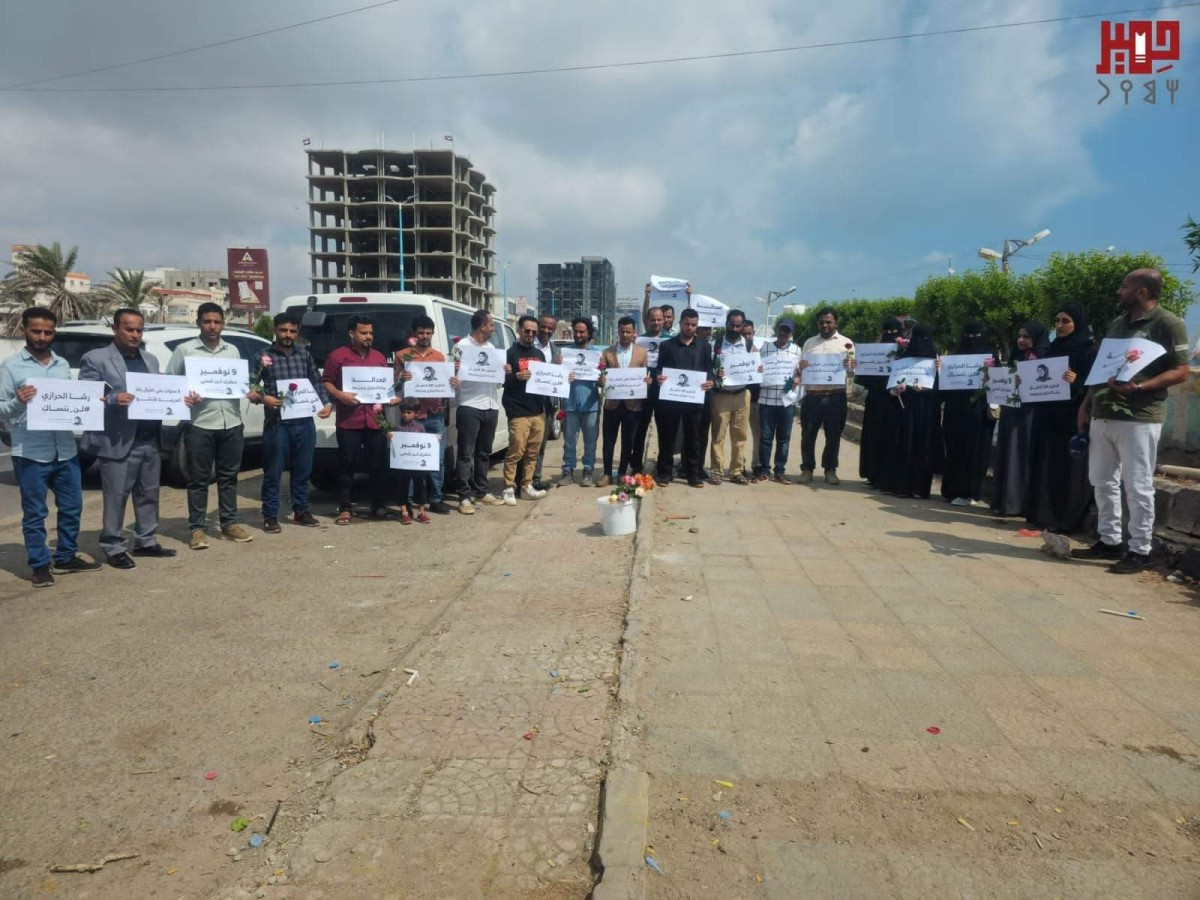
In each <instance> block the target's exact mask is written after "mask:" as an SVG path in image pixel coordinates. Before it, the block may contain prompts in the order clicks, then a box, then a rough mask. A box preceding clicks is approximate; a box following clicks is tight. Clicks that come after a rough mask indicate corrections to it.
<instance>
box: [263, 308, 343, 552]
mask: <svg viewBox="0 0 1200 900" xmlns="http://www.w3.org/2000/svg"><path fill="white" fill-rule="evenodd" d="M299 335H300V317H299V316H296V315H294V314H293V313H286V312H284V313H280V314H279V315H277V316H276V317H275V343H273V344H272V345H271V348H270V349H269V350H268V351H267V352H265V353H263V354H262V356H261V357H260V359H259V363H260V364H261V367H262V375H261V378H262V385H263V389H262V393H261V394H260V393H258V392H257V391H252V392H251V396H250V399H251V401H252V402H255V403H262V405H263V406H265V407H266V410H265V413H264V416H263V480H262V493H261V497H262V514H263V531H265V532H266V533H267V534H278V533H279V532H280V531H281V530H282V529H281V528H280V527H279V488H280V484H281V483H282V480H283V470H284V466H285V465H287V467H288V468H289V469H291V472H292V476H291V483H290V484H289V487H290V488H291V494H292V522H293V523H295V524H296V525H304V526H306V527H308V528H314V527H316V526H318V525H320V524H321V523H320V522H318V521H317V520H316V518H315V517H314V516H313V514H312V511H311V510H310V509H309V508H308V480H309V479H310V478H311V477H312V467H313V454H314V453H315V452H316V448H317V426H316V425H315V424H313V420H312V416H305V417H303V418H300V419H285V418H284V417H283V409H284V407H285V406H286V405H287V402H288V397H289V395H290V393H291V391H292V388H291V385H293V384H297V381H296V379H298V378H303V379H307V380H308V382H309V384H310V385H312V387H313V389H314V390H315V391H316V392H317V396H318V397H320V398H321V403H323V404H324V405H323V406H322V408H321V410H320V411H319V412H318V413H317V415H318V416H319V417H320V418H322V419H328V418H329V416H330V414H331V413H332V412H333V402H332V401H331V400H330V399H329V392H328V391H326V390H325V386H324V385H323V384H322V383H321V373H320V372H319V371H318V370H317V364H316V362H315V361H314V360H313V358H312V354H310V353H309V352H308V350H307V348H305V347H297V346H296V338H297V337H299ZM267 359H270V360H271V363H270V364H269V365H267V364H265V361H266V360H267Z"/></svg>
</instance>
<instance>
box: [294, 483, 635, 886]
mask: <svg viewBox="0 0 1200 900" xmlns="http://www.w3.org/2000/svg"><path fill="white" fill-rule="evenodd" d="M597 496H598V492H597V491H594V490H583V489H580V488H577V487H567V488H562V489H558V490H554V491H551V493H550V496H549V497H548V498H547V499H545V500H542V501H539V502H538V504H537V506H536V507H535V509H534V511H533V512H532V514H531V515H529V517H528V518H526V519H525V520H524V521H522V522H521V523H520V524H519V525H518V526H517V527H516V528H515V529H514V531H513V533H512V535H511V536H510V537H509V539H508V541H507V542H506V543H505V544H504V546H503V547H502V548H501V550H500V551H499V552H498V553H497V554H496V555H495V556H494V557H493V558H492V559H491V560H490V561H489V562H488V563H487V564H486V565H485V567H484V568H483V569H482V570H481V571H480V573H479V575H478V576H477V578H476V579H475V581H474V584H473V585H472V587H471V588H469V589H468V591H467V592H466V593H465V594H464V595H463V596H462V597H461V598H459V599H458V600H457V601H455V604H454V606H453V608H452V609H451V611H450V612H449V613H448V614H447V616H446V618H445V619H444V621H443V624H442V627H441V628H440V630H439V631H437V632H435V633H434V634H432V635H430V636H429V637H428V639H426V640H424V641H423V642H422V643H421V644H420V645H419V646H418V647H417V649H416V651H415V653H414V654H413V656H412V658H411V659H410V660H408V661H406V662H405V666H406V667H409V668H413V669H416V670H417V671H418V672H419V673H420V676H419V677H418V678H417V679H416V680H415V681H414V683H413V684H412V686H411V687H410V686H406V685H405V684H404V681H403V677H404V676H401V680H400V681H399V682H398V686H397V687H396V693H395V696H394V698H393V699H392V700H391V701H390V702H389V703H388V704H387V705H386V707H385V708H384V709H383V710H382V712H381V713H380V714H379V716H378V718H376V719H375V720H374V722H373V726H372V730H373V737H374V745H373V746H372V747H371V749H370V752H369V754H368V755H367V757H366V759H365V760H364V761H363V762H361V763H359V764H358V765H355V766H352V767H351V768H349V769H347V770H346V771H345V772H343V773H342V774H341V775H339V776H338V777H337V778H336V779H334V782H333V785H332V789H331V793H330V796H329V798H328V800H327V801H326V803H325V804H324V805H323V807H322V815H323V819H322V821H320V822H319V823H318V824H316V825H314V827H312V828H311V829H310V830H309V831H308V833H307V834H306V835H305V837H304V839H303V841H302V843H301V844H300V846H299V847H298V848H296V849H295V850H294V851H293V852H292V853H291V858H290V864H289V866H288V873H289V875H290V881H291V884H292V885H294V886H295V888H296V889H297V891H298V892H297V893H296V894H295V896H303V897H329V898H333V897H404V898H410V897H411V898H417V897H430V898H435V897H438V898H440V897H455V898H469V897H489V898H493V897H509V896H512V897H527V896H551V897H555V898H560V897H562V898H565V897H584V896H586V895H587V894H588V892H589V891H590V890H591V886H592V882H593V875H592V871H591V865H590V864H591V856H592V848H593V844H594V842H595V833H596V828H595V823H596V821H597V804H598V802H599V793H600V785H601V782H602V781H603V777H604V766H605V763H606V761H607V758H608V745H609V741H610V734H611V726H612V703H613V701H612V692H613V691H614V690H615V686H616V680H617V666H618V660H617V646H618V642H619V638H620V634H621V628H622V622H623V617H624V614H625V607H626V597H627V591H628V584H629V572H630V567H631V564H632V558H633V553H632V538H631V537H624V538H606V537H603V536H602V535H601V533H600V529H599V526H598V524H597V510H596V502H595V501H596V498H597ZM488 514H489V511H488V510H483V511H481V513H480V514H479V515H480V516H485V515H488ZM415 587H416V590H417V592H418V595H419V585H416V586H415ZM272 896H274V894H273V895H272Z"/></svg>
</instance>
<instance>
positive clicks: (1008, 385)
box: [985, 366, 1021, 407]
mask: <svg viewBox="0 0 1200 900" xmlns="http://www.w3.org/2000/svg"><path fill="white" fill-rule="evenodd" d="M985 383H986V384H987V402H988V403H989V404H990V405H992V406H1011V407H1017V406H1020V405H1021V398H1020V394H1018V392H1017V373H1016V372H1010V371H1009V370H1008V369H1007V368H1005V367H1004V366H992V367H990V368H989V369H988V370H987V379H986V382H985Z"/></svg>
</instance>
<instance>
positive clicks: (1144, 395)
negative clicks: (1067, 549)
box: [1071, 269, 1188, 575]
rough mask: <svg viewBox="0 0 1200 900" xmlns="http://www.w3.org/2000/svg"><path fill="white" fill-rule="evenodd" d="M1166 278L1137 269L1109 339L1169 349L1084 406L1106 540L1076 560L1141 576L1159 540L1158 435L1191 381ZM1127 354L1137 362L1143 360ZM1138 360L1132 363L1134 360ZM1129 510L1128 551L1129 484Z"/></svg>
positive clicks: (1082, 418) (1121, 294)
mask: <svg viewBox="0 0 1200 900" xmlns="http://www.w3.org/2000/svg"><path fill="white" fill-rule="evenodd" d="M1161 293H1162V273H1160V272H1159V271H1158V270H1157V269H1135V270H1134V271H1132V272H1130V273H1129V274H1128V275H1126V276H1125V280H1124V281H1122V282H1121V287H1120V288H1119V289H1118V290H1117V299H1118V300H1119V301H1120V304H1121V309H1122V310H1123V313H1122V315H1120V316H1117V318H1115V319H1113V321H1112V324H1110V325H1109V326H1108V333H1107V334H1106V335H1105V337H1106V338H1116V339H1129V338H1141V339H1143V340H1147V341H1153V342H1154V343H1156V344H1158V345H1159V346H1161V347H1162V348H1163V350H1164V351H1165V352H1164V353H1163V354H1162V355H1161V356H1159V357H1158V358H1157V359H1155V360H1154V362H1152V363H1151V364H1150V365H1148V366H1146V367H1145V368H1143V369H1141V370H1140V371H1138V372H1137V373H1136V374H1134V375H1130V376H1124V375H1123V373H1122V372H1118V373H1117V374H1116V375H1115V376H1113V377H1110V378H1109V379H1108V383H1107V384H1106V385H1105V386H1103V387H1099V386H1094V387H1091V388H1089V389H1088V393H1087V396H1086V397H1085V398H1084V400H1083V404H1082V405H1081V406H1080V407H1079V417H1078V418H1079V421H1078V425H1079V430H1080V431H1085V430H1087V428H1088V425H1089V423H1090V424H1091V443H1090V444H1089V446H1088V477H1089V478H1090V480H1091V482H1092V486H1093V487H1094V488H1095V491H1096V508H1097V510H1098V512H1099V521H1098V522H1097V525H1096V527H1097V530H1098V531H1099V532H1100V540H1098V541H1096V543H1094V544H1093V545H1092V546H1090V547H1088V548H1086V549H1083V550H1075V551H1073V552H1072V553H1071V555H1072V556H1073V557H1075V558H1076V559H1108V560H1116V562H1115V563H1114V564H1113V565H1111V566H1110V567H1109V569H1108V571H1110V572H1113V573H1115V574H1119V575H1129V574H1133V573H1136V572H1140V571H1142V570H1143V569H1146V568H1148V567H1149V565H1150V545H1151V540H1152V538H1153V536H1154V468H1155V466H1156V465H1157V461H1158V438H1159V435H1160V434H1161V433H1162V427H1163V422H1165V421H1166V410H1167V389H1168V388H1170V387H1171V386H1172V385H1176V384H1180V383H1182V382H1183V381H1185V380H1186V379H1187V377H1188V364H1187V349H1188V342H1187V329H1186V328H1185V327H1184V325H1183V322H1182V321H1180V319H1179V317H1178V316H1175V315H1173V314H1172V313H1170V312H1168V311H1167V310H1165V309H1163V308H1162V307H1161V306H1159V305H1158V298H1159V295H1160V294H1161ZM1134 353H1137V351H1135V350H1134V351H1130V355H1128V356H1127V357H1126V359H1127V361H1128V363H1129V364H1131V365H1136V364H1137V356H1133V355H1132V354H1134ZM1131 357H1132V358H1131ZM1122 485H1123V486H1124V488H1125V503H1126V505H1127V506H1128V507H1129V545H1128V550H1127V551H1126V552H1124V553H1122V549H1123V542H1122V540H1121V487H1122Z"/></svg>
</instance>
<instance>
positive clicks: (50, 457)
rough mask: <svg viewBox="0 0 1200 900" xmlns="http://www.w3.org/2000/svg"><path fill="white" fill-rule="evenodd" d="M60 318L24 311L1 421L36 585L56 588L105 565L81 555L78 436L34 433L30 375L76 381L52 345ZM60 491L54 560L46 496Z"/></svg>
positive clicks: (6, 371)
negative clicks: (62, 579)
mask: <svg viewBox="0 0 1200 900" xmlns="http://www.w3.org/2000/svg"><path fill="white" fill-rule="evenodd" d="M57 327H58V318H57V317H56V316H55V315H54V313H52V312H51V311H50V310H48V309H45V308H43V307H40V306H31V307H30V308H29V309H27V310H25V311H24V312H23V313H21V333H22V335H23V336H24V338H25V346H24V347H22V348H21V349H20V350H18V351H17V352H16V353H14V354H13V355H12V356H10V357H9V358H8V359H6V360H5V361H4V362H3V363H2V364H0V420H2V421H5V422H7V423H8V425H9V428H10V429H11V434H12V462H13V474H14V475H16V477H17V486H18V487H19V488H20V490H21V513H22V517H21V531H22V532H23V533H24V536H25V554H26V557H27V558H28V560H29V568H30V569H32V570H33V586H34V587H39V588H41V587H50V585H52V584H54V576H55V575H56V574H67V573H71V572H94V571H96V570H97V569H99V568H100V564H99V563H96V562H88V561H87V560H85V559H84V558H83V557H81V556H78V555H76V553H75V548H76V547H77V546H78V545H79V518H80V516H81V515H82V514H83V488H82V486H81V484H80V477H79V459H78V456H77V455H76V451H75V436H74V435H73V434H72V433H71V432H70V431H69V430H67V431H30V430H29V428H28V424H27V419H26V407H27V406H28V405H29V403H31V402H33V401H34V399H35V398H36V397H37V393H38V392H37V388H36V387H34V386H33V385H31V384H28V379H30V378H54V379H60V380H62V381H65V382H69V381H70V380H71V364H70V363H69V362H67V361H66V360H65V359H63V358H62V357H61V356H59V355H58V354H57V353H55V352H54V351H53V350H51V349H50V345H51V344H52V343H54V333H55V331H56V330H57ZM49 491H54V502H55V505H56V506H57V507H58V546H57V547H55V549H54V556H53V558H51V555H50V549H49V548H48V547H47V546H46V517H47V516H49V515H50V510H49V509H47V507H46V495H47V493H48V492H49Z"/></svg>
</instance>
